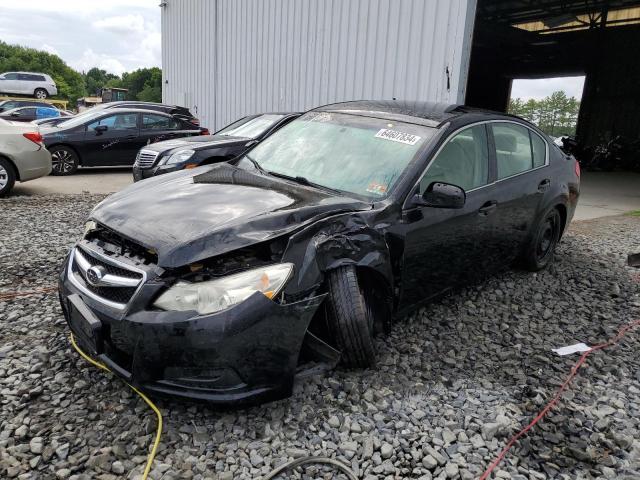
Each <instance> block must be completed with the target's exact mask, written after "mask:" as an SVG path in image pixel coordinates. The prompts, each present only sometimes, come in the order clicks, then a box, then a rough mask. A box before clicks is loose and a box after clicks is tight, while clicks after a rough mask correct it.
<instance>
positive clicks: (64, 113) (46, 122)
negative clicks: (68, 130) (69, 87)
mask: <svg viewBox="0 0 640 480" xmlns="http://www.w3.org/2000/svg"><path fill="white" fill-rule="evenodd" d="M58 112H59V113H60V115H59V116H57V117H49V118H40V119H37V120H33V121H32V122H31V123H34V124H35V125H40V126H43V127H45V126H48V127H51V126H53V125H57V124H59V123H62V122H64V121H66V120H69V119H70V118H71V117H75V116H76V114H75V113H73V112H70V111H68V110H58Z"/></svg>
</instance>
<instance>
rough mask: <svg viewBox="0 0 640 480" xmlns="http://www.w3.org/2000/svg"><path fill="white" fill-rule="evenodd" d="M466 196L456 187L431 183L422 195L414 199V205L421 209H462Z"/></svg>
mask: <svg viewBox="0 0 640 480" xmlns="http://www.w3.org/2000/svg"><path fill="white" fill-rule="evenodd" d="M466 200H467V194H466V193H465V192H464V190H463V189H462V188H460V187H458V186H457V185H452V184H450V183H443V182H433V183H432V184H430V185H429V186H428V187H427V190H426V191H425V192H424V193H423V194H422V195H416V196H415V197H414V204H415V205H418V206H421V207H434V208H462V207H464V204H465V202H466Z"/></svg>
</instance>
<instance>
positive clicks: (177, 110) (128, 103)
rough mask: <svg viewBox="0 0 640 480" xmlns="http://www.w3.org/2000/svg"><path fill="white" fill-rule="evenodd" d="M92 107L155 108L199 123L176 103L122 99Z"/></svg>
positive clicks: (196, 123)
mask: <svg viewBox="0 0 640 480" xmlns="http://www.w3.org/2000/svg"><path fill="white" fill-rule="evenodd" d="M93 108H100V109H105V110H110V109H112V108H144V109H145V110H155V111H158V112H164V113H168V114H169V115H174V116H176V117H177V118H180V119H182V120H186V121H187V122H189V123H192V124H194V125H200V120H198V119H197V118H196V117H194V116H193V114H192V113H191V112H190V111H189V109H188V108H186V107H179V106H177V105H166V104H164V103H155V102H137V101H133V100H122V101H118V102H108V103H103V104H101V105H97V106H95V107H93Z"/></svg>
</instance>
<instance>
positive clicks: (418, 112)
mask: <svg viewBox="0 0 640 480" xmlns="http://www.w3.org/2000/svg"><path fill="white" fill-rule="evenodd" d="M312 111H325V112H344V113H352V114H356V115H362V116H368V117H377V118H385V119H389V120H397V121H403V120H404V121H408V122H411V123H418V124H423V125H426V126H429V127H440V126H442V125H443V124H444V123H446V122H449V121H451V120H452V119H454V118H456V117H459V116H461V115H464V114H470V113H473V114H477V115H486V116H490V117H492V118H510V119H513V118H518V119H519V120H521V119H520V118H519V117H514V116H513V115H508V114H505V113H501V112H494V111H491V110H483V109H479V108H472V107H467V106H465V105H457V104H448V103H440V102H423V101H407V100H357V101H350V102H340V103H333V104H329V105H324V106H322V107H318V108H316V109H314V110H312ZM416 120H418V121H416Z"/></svg>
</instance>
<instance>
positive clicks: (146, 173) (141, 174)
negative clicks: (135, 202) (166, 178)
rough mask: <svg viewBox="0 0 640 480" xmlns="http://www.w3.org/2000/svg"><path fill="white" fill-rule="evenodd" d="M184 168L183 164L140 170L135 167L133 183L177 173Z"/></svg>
mask: <svg viewBox="0 0 640 480" xmlns="http://www.w3.org/2000/svg"><path fill="white" fill-rule="evenodd" d="M183 168H184V165H183V164H176V165H158V166H156V167H151V168H139V167H136V166H135V165H134V166H133V181H134V182H138V181H140V180H144V179H145V178H151V177H157V176H158V175H162V174H164V173H169V172H177V171H178V170H182V169H183Z"/></svg>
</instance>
